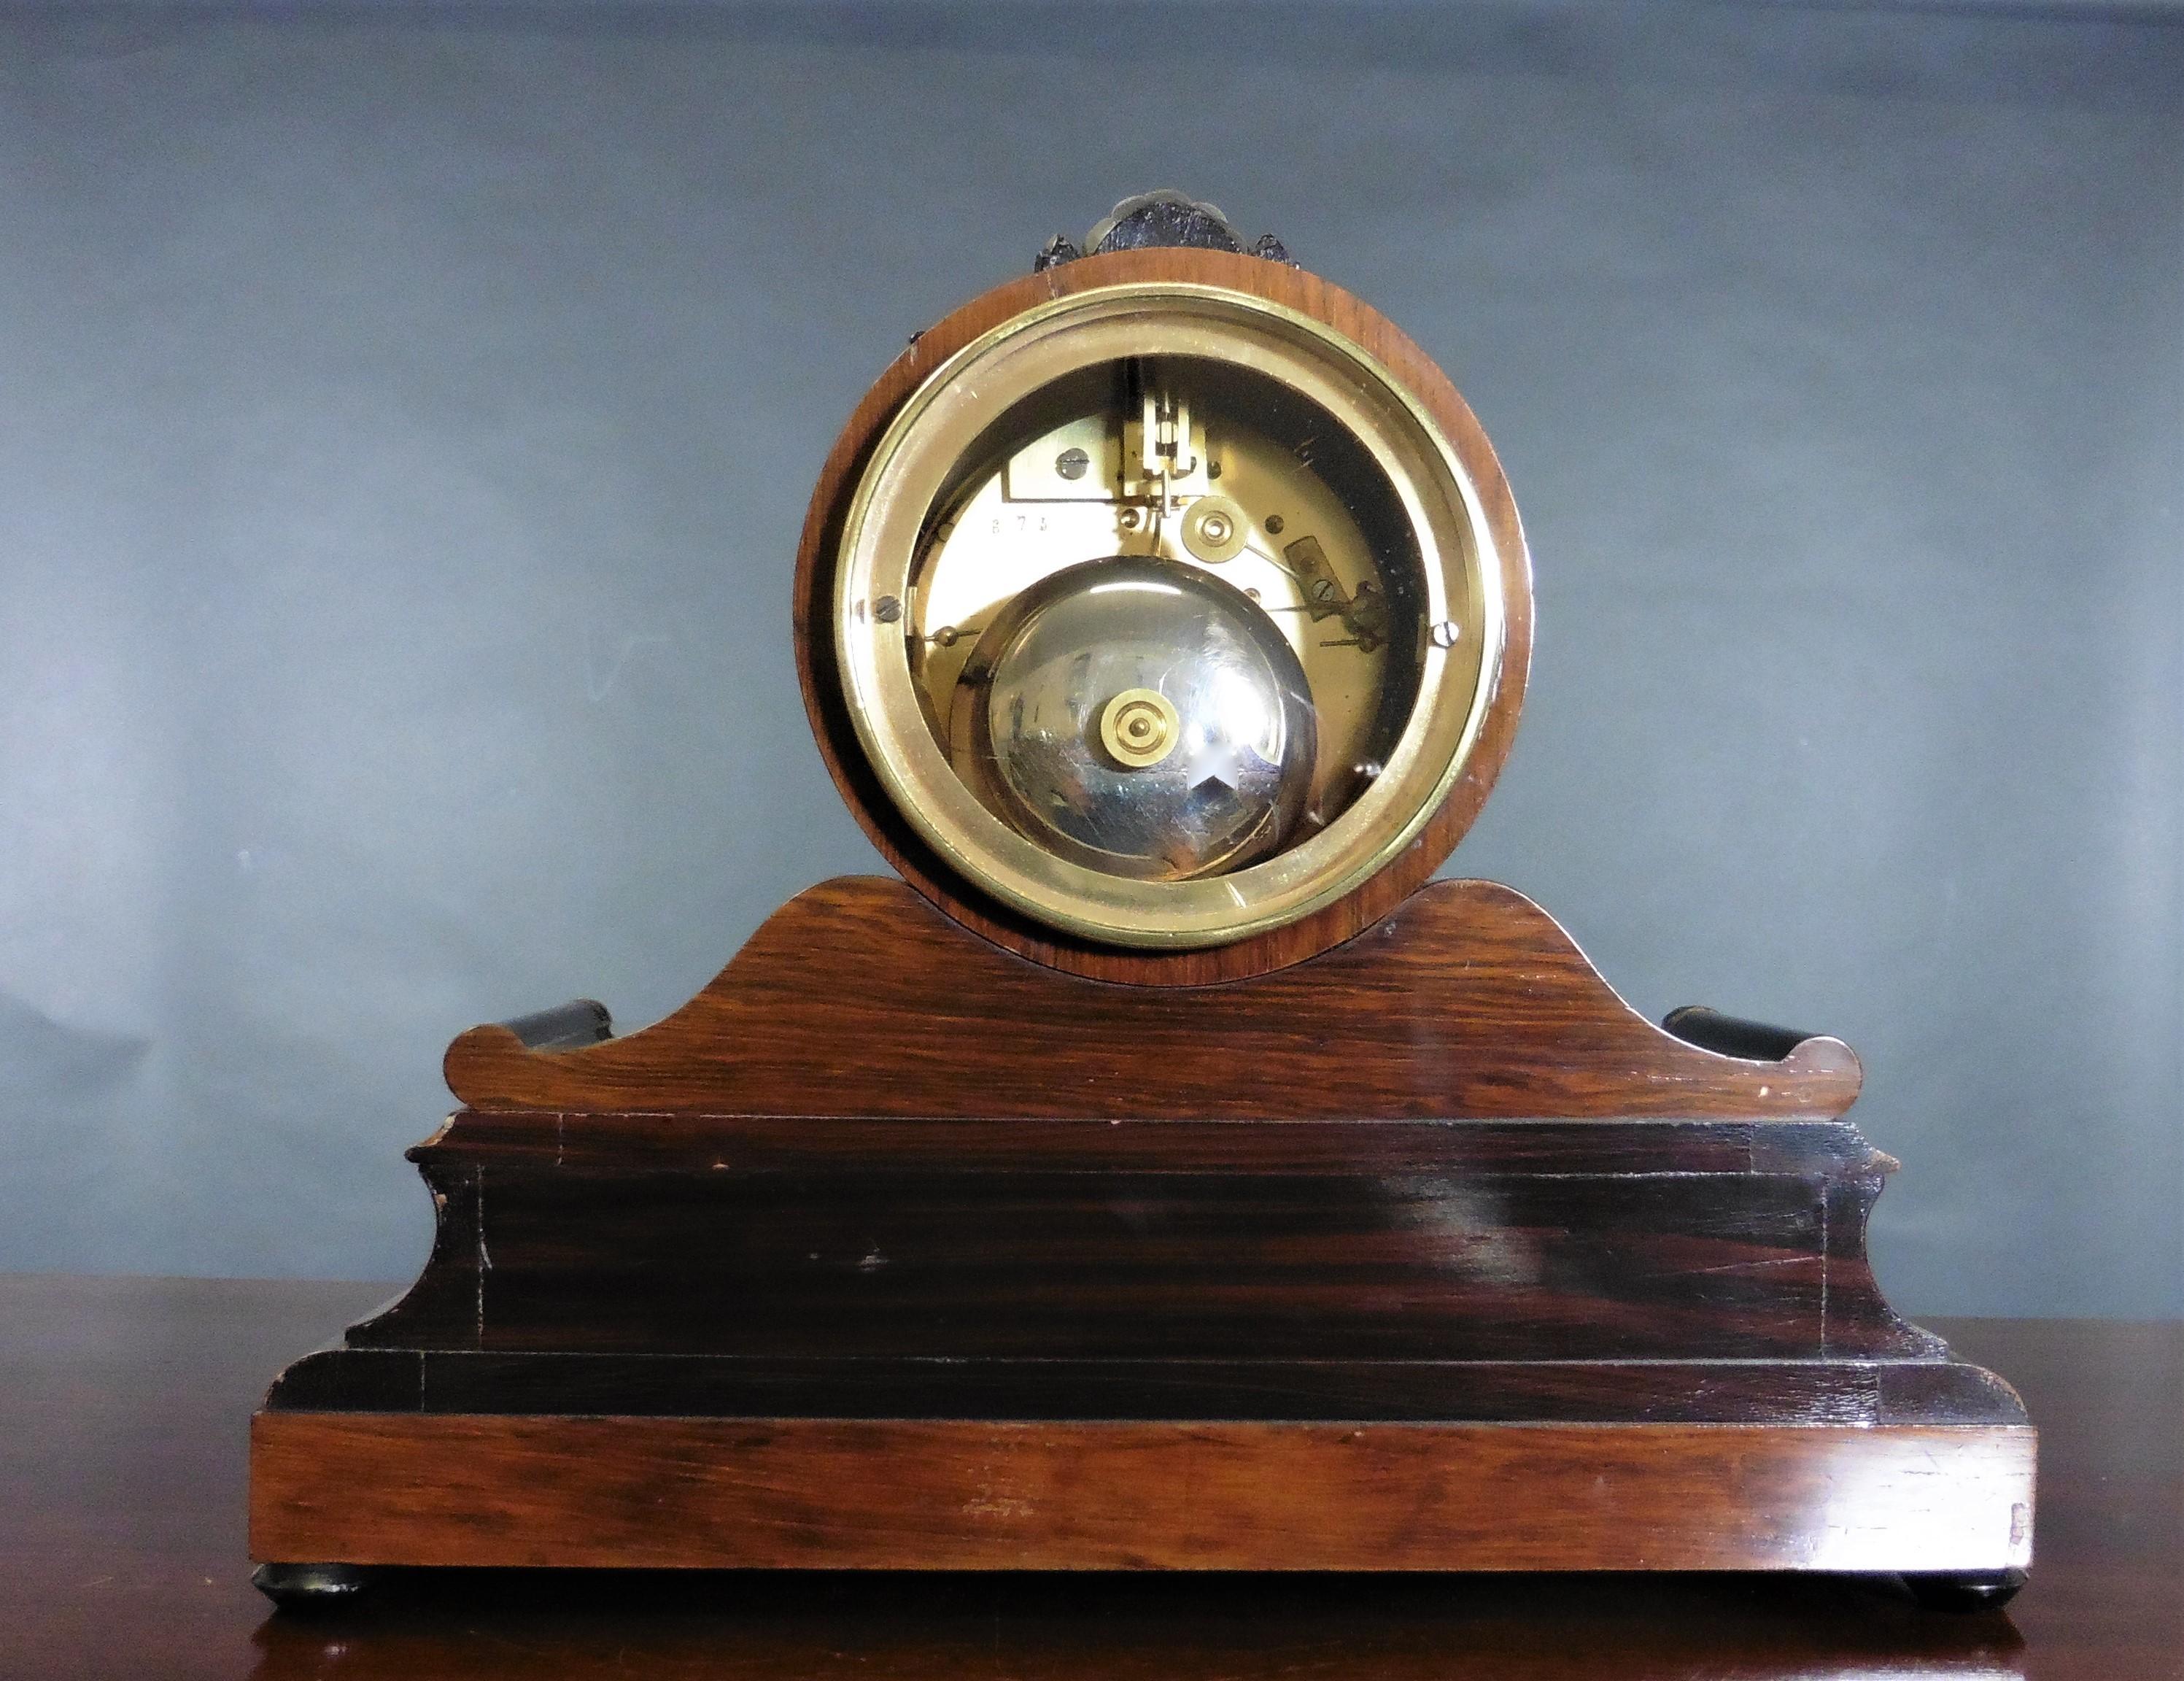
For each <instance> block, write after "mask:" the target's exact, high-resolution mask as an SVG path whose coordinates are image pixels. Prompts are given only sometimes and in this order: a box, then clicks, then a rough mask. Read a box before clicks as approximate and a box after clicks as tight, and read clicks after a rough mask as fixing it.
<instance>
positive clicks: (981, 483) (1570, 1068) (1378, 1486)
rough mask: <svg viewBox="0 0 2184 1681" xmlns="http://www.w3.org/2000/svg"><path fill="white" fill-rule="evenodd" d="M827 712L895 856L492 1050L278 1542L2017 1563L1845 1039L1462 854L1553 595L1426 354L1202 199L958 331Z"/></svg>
mask: <svg viewBox="0 0 2184 1681" xmlns="http://www.w3.org/2000/svg"><path fill="white" fill-rule="evenodd" d="M794 599H795V638H796V653H797V659H798V667H799V674H800V679H801V682H802V684H803V690H804V700H805V706H806V708H807V710H808V712H809V713H810V716H811V724H812V728H813V730H814V732H815V734H816V737H817V740H818V743H819V746H820V750H821V751H822V755H823V757H825V759H826V762H827V766H828V768H829V769H830V771H831V772H832V773H833V777H834V779H835V780H836V782H837V783H838V785H839V787H840V789H841V791H842V794H843V796H844V798H845V799H846V800H847V801H848V803H849V805H850V808H851V810H852V811H853V812H854V813H855V815H856V817H857V819H858V821H859V822H860V823H861V824H863V826H864V828H865V829H866V832H867V833H868V834H869V835H871V836H872V840H873V841H875V843H876V844H877V846H878V847H879V849H880V850H881V852H883V854H884V856H885V857H886V858H887V859H888V861H889V863H892V864H893V865H894V868H896V869H897V870H898V871H899V872H900V880H896V879H892V878H889V879H861V878H860V879H844V880H835V881H830V882H827V883H824V884H822V885H819V886H817V887H814V888H812V889H811V890H810V891H807V892H805V893H804V894H803V895H801V896H799V897H798V898H796V899H794V900H793V901H792V902H789V903H788V905H786V906H784V907H783V908H782V909H781V910H780V911H778V912H777V913H775V914H774V916H773V917H772V919H770V920H769V921H768V922H767V923H766V924H765V925H764V926H763V927H762V928H761V929H760V930H759V931H758V933H757V934H756V935H754V936H753V938H752V939H751V941H749V944H748V945H746V946H745V947H744V949H743V950H742V951H741V952H738V953H737V955H736V956H735V957H734V958H733V960H732V961H731V962H730V963H729V964H728V966H727V968H726V969H723V970H722V971H721V974H720V975H719V976H718V978H716V980H713V981H712V982H711V983H710V985H709V986H706V987H705V989H704V990H703V991H701V992H700V993H699V995H698V997H695V998H694V999H692V1000H691V1001H690V1002H689V1003H688V1004H687V1005H685V1006H684V1007H683V1008H681V1009H680V1010H678V1011H677V1012H676V1013H675V1014H673V1015H671V1016H670V1017H669V1018H668V1019H666V1020H665V1021H662V1022H660V1023H659V1024H658V1025H655V1026H653V1027H650V1028H647V1029H645V1030H643V1031H641V1032H638V1033H634V1034H632V1035H629V1036H626V1037H620V1038H617V1037H615V1036H613V1035H612V1034H611V1032H610V1025H609V1021H608V1018H607V1014H606V1012H605V1011H604V1009H603V1008H600V1007H599V1006H598V1005H596V1004H593V1003H590V1002H579V1003H577V1004H572V1005H568V1006H564V1007H562V1008H559V1009H555V1010H549V1011H546V1012H543V1013H541V1014H536V1015H532V1016H526V1017H520V1018H517V1019H514V1020H511V1021H509V1022H505V1023H503V1024H499V1025H493V1026H487V1027H480V1028H475V1029H472V1030H471V1031H469V1032H467V1033H465V1034H464V1035H462V1036H460V1038H458V1039H457V1040H456V1041H455V1042H454V1044H453V1045H452V1046H451V1047H449V1049H448V1057H447V1063H446V1072H447V1077H448V1085H449V1086H450V1087H451V1089H452V1090H453V1092H454V1095H455V1097H457V1099H458V1100H459V1102H460V1105H461V1107H460V1109H458V1110H457V1112H456V1113H455V1114H454V1115H453V1116H452V1117H451V1118H450V1119H449V1120H448V1122H447V1123H446V1125H443V1127H442V1128H441V1130H440V1131H438V1132H437V1133H436V1134H435V1135H434V1136H432V1138H430V1139H429V1140H427V1141H426V1142H425V1143H423V1144H421V1145H419V1146H418V1147H417V1148H415V1150H413V1151H412V1152H411V1153H410V1154H411V1159H413V1160H415V1162H416V1163H417V1164H418V1165H419V1167H420V1169H421V1171H422V1172H423V1175H424V1176H425V1178H426V1181H427V1182H428V1184H429V1185H430V1187H431V1188H432V1195H433V1198H434V1202H435V1204H436V1206H437V1211H438V1226H437V1235H436V1237H435V1241H434V1244H433V1248H432V1256H431V1259H430V1260H429V1261H428V1263H427V1264H426V1268H425V1271H424V1273H423V1275H422V1276H421V1277H420V1278H419V1280H418V1281H417V1282H416V1283H415V1285H414V1286H413V1287H411V1288H410V1290H409V1292H408V1293H407V1294H405V1295H404V1296H403V1297H402V1298H400V1299H399V1300H398V1301H396V1302H394V1303H393V1304H390V1305H389V1306H388V1307H387V1309H385V1310H383V1311H382V1312H380V1313H379V1314H377V1315H375V1316H373V1317H372V1318H370V1319H368V1320H366V1321H364V1322H362V1323H361V1324H359V1325H355V1326H351V1327H350V1328H349V1329H348V1332H347V1333H346V1335H345V1336H344V1337H343V1339H342V1341H341V1343H340V1344H339V1346H337V1347H334V1348H331V1349H325V1350H322V1351H320V1353H317V1354H309V1355H306V1356H305V1357H304V1358H303V1359H302V1360H298V1362H296V1363H295V1364H294V1365H291V1366H290V1367H289V1368H288V1369H287V1371H285V1372H283V1373H282V1374H281V1377H280V1378H279V1380H278V1381H277V1382H276V1383H275V1385H274V1387H273V1389H272V1392H271V1393H270V1395H269V1397H268V1398H267V1400H266V1402H265V1406H264V1408H263V1409H262V1410H260V1411H259V1413H258V1414H257V1416H256V1417H255V1418H254V1420H253V1428H252V1442H251V1544H252V1550H253V1554H254V1555H255V1556H256V1557H258V1558H259V1559H260V1560H262V1561H264V1563H263V1567H262V1568H261V1569H260V1572H259V1582H260V1584H261V1585H262V1586H264V1587H265V1588H266V1589H267V1590H268V1591H269V1592H270V1593H272V1594H275V1595H276V1598H283V1599H309V1598H315V1597H322V1596H326V1595H331V1594H342V1593H345V1592H349V1591H353V1590H354V1589H356V1588H357V1587H358V1586H359V1584H360V1583H363V1582H364V1581H365V1579H366V1576H367V1573H368V1572H369V1571H370V1568H371V1567H376V1566H384V1565H500V1566H562V1567H567V1566H577V1567H627V1566H649V1567H870V1568H876V1569H877V1568H894V1567H917V1568H956V1567H964V1568H981V1569H983V1568H1018V1567H1023V1568H1041V1569H1122V1568H1154V1569H1209V1568H1219V1569H1269V1570H1288V1569H1312V1570H1509V1569H1527V1570H1530V1569H1541V1570H1648V1569H1668V1570H1819V1571H1843V1572H1900V1573H1903V1574H1904V1575H1905V1576H1906V1577H1907V1578H1908V1579H1910V1580H1911V1581H1912V1582H1913V1583H1914V1587H1915V1588H1917V1589H1918V1590H1919V1592H1920V1593H1921V1594H1922V1595H1924V1596H1925V1597H1926V1598H1928V1599H1930V1600H1934V1601H1935V1602H1936V1603H1947V1604H1957V1605H1987V1604H1993V1603H1997V1602H1998V1601H1999V1600H2003V1599H2004V1598H2006V1597H2007V1596H2008V1595H2009V1593H2010V1592H2012V1591H2013V1590H2014V1587H2015V1586H2016V1584H2017V1583H2018V1582H2019V1581H2020V1580H2021V1579H2022V1572H2023V1569H2024V1567H2025V1565H2026V1564H2027V1563H2028V1562H2029V1560H2030V1556H2031V1516H2032V1477H2033V1456H2034V1436H2033V1432H2032V1430H2031V1427H2030V1425H2029V1424H2028V1422H2027V1421H2026V1419H2025V1414H2024V1410H2023V1408H2022V1407H2021V1405H2020V1404H2019V1402H2018V1399H2017V1398H2016V1396H2015V1395H2014V1393H2012V1391H2011V1390H2010V1389H2009V1387H2008V1386H2007V1385H2006V1384H2004V1383H2003V1382H2001V1381H2000V1380H1999V1379H1997V1378H1996V1377H1992V1375H1990V1374H1988V1373H1986V1372H1984V1371H1980V1370H1978V1369H1977V1368H1976V1367H1974V1366H1972V1365H1968V1364H1966V1363H1964V1362H1963V1361H1961V1360H1958V1359H1957V1358H1955V1356H1953V1354H1951V1353H1950V1351H1949V1350H1948V1349H1947V1347H1946V1346H1945V1345H1944V1344H1943V1343H1942V1342H1941V1341H1940V1340H1939V1339H1937V1338H1934V1337H1933V1336H1931V1335H1930V1334H1928V1333H1927V1332H1923V1331H1920V1330H1919V1329H1918V1328H1917V1327H1915V1326H1912V1325H1910V1324H1908V1323H1907V1322H1905V1321H1903V1320H1902V1319H1901V1318H1899V1317H1898V1316H1897V1315H1895V1314H1894V1313H1893V1312H1892V1311H1891V1310H1890V1309H1889V1308H1888V1306H1887V1304H1886V1302H1885V1301H1884V1300H1883V1299H1882V1298H1881V1296H1880V1292H1879V1290H1878V1289H1877V1288H1876V1287H1875V1282H1874V1279H1873V1276H1872V1273H1871V1271H1870V1269H1869V1266H1868V1264H1867V1261H1866V1257H1865V1223H1866V1216H1867V1214H1868V1212H1869V1209H1870V1208H1871V1206H1872V1204H1873V1201H1874V1198H1875V1197H1876V1196H1877V1195H1878V1194H1879V1192H1880V1187H1881V1182H1882V1179H1883V1177H1884V1176H1885V1175H1886V1173H1887V1172H1889V1171H1890V1170H1892V1168H1893V1166H1894V1164H1893V1163H1892V1161H1890V1160H1889V1159H1888V1158H1887V1157H1886V1156H1884V1155H1882V1154H1880V1153H1879V1152H1878V1151H1876V1150H1875V1149H1874V1148H1872V1147H1871V1146H1869V1144H1868V1143H1867V1142H1865V1140H1864V1137H1863V1136H1861V1135H1860V1134H1859V1132H1858V1129H1857V1128H1856V1127H1855V1126H1854V1125H1852V1124H1851V1123H1850V1122H1848V1121H1847V1120H1844V1119H1843V1118H1842V1116H1843V1113H1844V1111H1845V1110H1846V1109H1847V1108H1848V1107H1849V1105H1850V1103H1852V1101H1853V1099H1854V1098H1855V1097H1856V1096H1857V1093H1858V1085H1859V1081H1860V1078H1861V1075H1860V1070H1859V1068H1858V1061H1857V1058H1855V1057H1854V1056H1853V1054H1852V1053H1851V1052H1850V1050H1849V1048H1848V1047H1847V1046H1845V1045H1843V1044H1842V1043H1841V1042H1840V1041H1838V1040H1836V1039H1832V1038H1829V1037H1826V1036H1809V1035H1805V1034H1801V1033H1797V1032H1790V1031H1785V1030H1780V1029H1776V1028H1771V1027H1766V1026H1763V1025H1758V1024H1755V1023H1752V1022H1748V1021H1743V1020H1740V1019H1736V1018H1733V1017H1730V1016H1726V1015H1723V1014H1718V1013H1716V1012H1713V1011H1711V1010H1705V1009H1696V1008H1694V1009H1685V1010H1680V1011H1677V1012H1676V1013H1674V1014H1672V1015H1671V1016H1670V1017H1669V1019H1667V1020H1666V1021H1665V1022H1664V1023H1663V1024H1662V1025H1659V1026H1656V1025H1653V1024H1652V1023H1651V1022H1648V1021H1646V1020H1645V1019H1641V1018H1640V1017H1639V1016H1637V1015H1636V1014H1635V1013H1634V1012H1632V1011H1631V1010H1630V1008H1629V1007H1628V1006H1627V1005H1625V1004H1624V1002H1623V1001H1622V1000H1621V999H1620V998H1619V997H1617V996H1616V994H1615V993H1614V992H1613V991H1612V990H1611V989H1610V988H1609V986H1607V983H1606V982H1605V981H1604V980H1602V978H1601V977H1600V976H1599V975H1597V974H1596V972H1595V971H1594V969H1592V968H1591V965H1590V964H1589V963H1587V962H1586V961H1585V958H1584V957H1583V956H1582V954H1581V953H1580V952H1579V951H1578V950H1577V948H1576V947H1575V946H1574V945H1573V944H1572V942H1571V941H1570V940H1569V938H1568V936H1567V935H1565V934H1564V933H1563V930H1561V929H1560V928H1559V927H1558V926H1557V924H1555V923H1554V922H1553V921H1552V919H1550V918H1549V917H1548V916H1547V915H1546V913H1544V912H1542V911H1541V910H1540V909H1539V908H1537V907H1536V906H1535V905H1533V904H1532V903H1531V902H1529V901H1528V900H1526V899H1525V898H1524V897H1523V896H1520V895H1518V893H1516V892H1514V891H1511V890H1510V889H1508V888H1506V887H1501V886H1496V885H1493V884H1491V883H1488V882H1481V881H1463V880H1438V881H1436V880H1431V879H1430V878H1431V877H1432V876H1433V874H1434V872H1435V869H1436V868H1437V867H1438V866H1439V865H1440V863H1441V862H1442V860H1443V859H1444V858H1446V856H1447V855H1448V853H1449V852H1450V850H1451V848H1452V847H1453V846H1455V844H1456V842H1457V840H1458V838H1459V837H1460V836H1461V835H1463V831H1464V829H1466V828H1467V826H1468V824H1470V823H1471V821H1472V820H1473V818H1474V817H1475V815H1476V814H1477V813H1478V811H1479V807H1480V804H1481V802H1482V801H1484V800H1485V797H1486V796H1487V793H1488V791H1489V790H1490V788H1491V787H1492V785H1493V782H1494V779H1495V775H1496V772H1497V770H1498V769H1499V768H1500V766H1501V764H1502V759H1503V757H1505V755H1506V754H1507V751H1508V747H1509V743H1510V739H1511V736H1512V734H1513V730H1514V729H1515V725H1516V721H1517V715H1518V708H1519V706H1520V705H1521V703H1522V700H1523V696H1524V681H1525V674H1526V669H1527V665H1528V658H1529V650H1530V643H1531V612H1532V599H1531V584H1530V570H1529V560H1528V557H1527V555H1526V550H1525V545H1524V533H1523V530H1522V528H1521V527H1520V526H1519V524H1518V517H1517V511H1516V507H1515V505H1514V503H1513V500H1512V499H1511V496H1510V492H1509V487H1508V485H1507V482H1506V481H1505V479H1504V478H1503V476H1502V472H1501V469H1500V467H1499V466H1498V465H1497V464H1496V461H1495V457H1494V454H1493V451H1492V450H1491V449H1490V447H1489V446H1488V444H1487V441H1486V438H1485V434H1484V433H1482V432H1481V431H1480V429H1479V425H1478V422H1476V421H1475V420H1474V417H1473V416H1472V414H1471V411H1470V410H1468V408H1467V407H1465V405H1464V404H1463V400H1462V399H1460V398H1459V397H1458V396H1457V394H1456V391H1455V390H1454V388H1452V387H1451V385H1450V384H1449V383H1448V381H1447V379H1446V377H1444V376H1443V375H1442V374H1441V372H1440V370H1439V369H1437V368H1436V367H1435V366H1434V365H1433V363H1432V362H1431V361H1430V360H1428V359H1427V357H1426V356H1425V355H1424V354H1423V353H1422V352H1421V351H1420V350H1419V349H1418V347H1417V346H1416V345H1415V344H1413V343H1412V342H1411V341H1410V340H1409V339H1408V338H1405V337H1404V336H1403V334H1402V333H1401V332H1399V331H1397V330H1396V327H1393V326H1392V325H1391V324H1390V323H1389V322H1388V321H1385V319H1383V318H1382V317H1381V316H1379V315H1378V314H1376V313H1375V312H1374V311H1373V310H1371V309H1370V308H1368V306H1367V305H1365V304H1362V303H1361V302H1359V301H1358V300H1357V299H1355V298H1352V297H1351V296H1350V295H1348V294H1347V293H1344V292H1342V291H1341V290H1340V289H1339V288H1335V287H1334V286H1332V285H1330V284H1329V283H1328V282H1324V281H1322V280H1319V279H1318V278H1316V277H1314V276H1312V275H1310V274H1307V273H1306V272H1304V271H1302V270H1301V269H1299V268H1297V267H1295V265H1292V264H1291V263H1290V261H1289V260H1288V257H1287V254H1286V253H1285V252H1284V250H1283V249H1281V247H1280V246H1279V243H1277V242H1274V241H1273V240H1272V239H1265V240H1262V241H1260V242H1259V243H1257V244H1256V245H1254V246H1251V247H1250V248H1248V249H1247V248H1246V247H1245V245H1244V244H1243V243H1242V241H1240V239H1239V238H1238V237H1237V236H1236V235H1235V233H1234V231H1233V229H1232V228H1231V227H1230V226H1229V223H1228V222H1227V221H1225V220H1224V219H1223V217H1222V216H1221V215H1220V214H1219V212H1217V211H1216V210H1214V209H1212V208H1211V207H1210V206H1206V205H1202V204H1193V203H1191V202H1190V201H1189V200H1186V199H1184V198H1179V197H1178V196H1176V195H1174V194H1168V193H1157V194H1151V195H1148V196H1146V197H1145V198H1139V199H1133V200H1128V201H1126V202H1125V203H1124V204H1122V205H1119V206H1117V209H1116V211H1115V213H1114V215H1112V216H1111V217H1110V218H1108V219H1107V221H1105V222H1103V223H1102V224H1101V225H1100V226H1099V227H1097V228H1095V230H1094V232H1093V234H1092V236H1091V237H1089V239H1088V240H1087V241H1086V242H1085V243H1084V246H1083V247H1081V248H1080V247H1078V246H1077V245H1074V244H1072V243H1069V242H1067V241H1066V240H1061V239H1057V240H1056V241H1054V242H1053V243H1051V244H1050V245H1049V246H1048V247H1047V248H1046V249H1045V251H1043V252H1042V253H1041V254H1040V256H1039V261H1038V264H1037V266H1036V267H1035V269H1034V271H1033V272H1032V273H1030V274H1028V275H1027V276H1023V277H1022V278H1020V279H1017V280H1016V281H1013V282H1009V283H1007V284H1006V285H1003V286H1001V287H1000V288H996V289H995V290H994V291H991V292H989V293H986V294H985V295H984V296H983V297H980V298H978V299H974V300H973V301H972V302H971V303H969V304H966V305H964V306H963V307H962V308H961V309H960V310H956V312H955V313H954V314H952V315H950V316H948V317H947V318H946V319H945V320H944V321H941V322H939V324H938V325H936V326H935V327H932V328H931V329H929V330H928V331H927V332H922V333H921V334H919V335H918V336H917V338H914V339H913V340H912V341H911V345H910V348H909V349H907V350H906V351H905V352H904V354H903V355H901V356H900V357H899V358H898V359H897V360H895V362H894V365H893V366H891V367H890V368H889V370H888V371H886V373H885V374H883V376H882V377H881V379H880V381H879V383H877V385H876V386H875V387H874V388H872V392H871V393H870V394H868V395H867V396H866V399H864V401H863V402H862V403H861V405H859V406H858V408H857V409H856V410H855V413H854V414H853V415H852V416H851V417H850V422H849V424H848V426H847V427H846V428H845V429H844V432H843V433H842V436H841V438H840V439H839V441H838V443H837V444H836V445H835V447H834V449H833V452H832V453H831V454H830V455H829V456H828V457H827V461H826V464H825V466H824V467H823V469H822V472H821V474H820V478H819V483H818V487H817V489H816V493H815V494H814V496H813V498H812V502H811V512H810V516H809V517H808V520H807V522H806V524H805V531H804V537H803V542H802V545H801V552H800V554H799V557H798V561H797V570H796V580H795V590H794Z"/></svg>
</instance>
